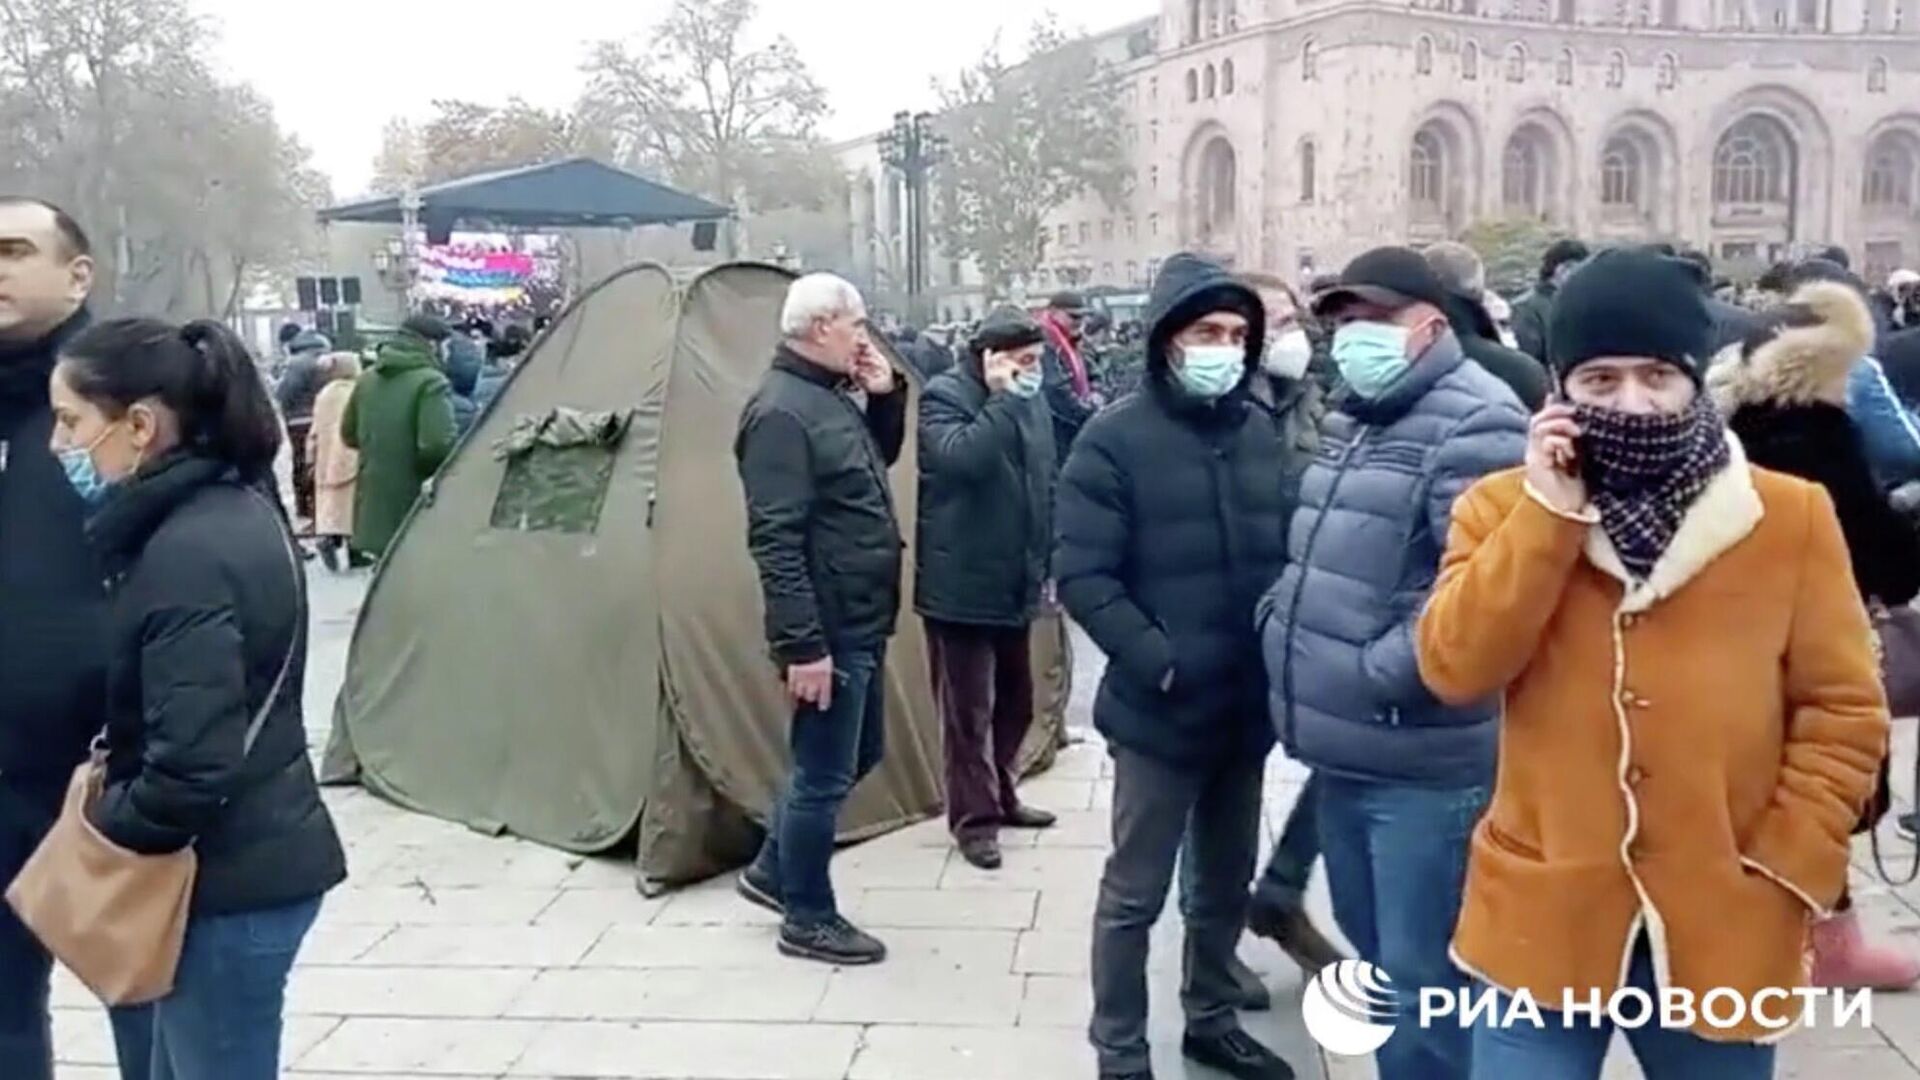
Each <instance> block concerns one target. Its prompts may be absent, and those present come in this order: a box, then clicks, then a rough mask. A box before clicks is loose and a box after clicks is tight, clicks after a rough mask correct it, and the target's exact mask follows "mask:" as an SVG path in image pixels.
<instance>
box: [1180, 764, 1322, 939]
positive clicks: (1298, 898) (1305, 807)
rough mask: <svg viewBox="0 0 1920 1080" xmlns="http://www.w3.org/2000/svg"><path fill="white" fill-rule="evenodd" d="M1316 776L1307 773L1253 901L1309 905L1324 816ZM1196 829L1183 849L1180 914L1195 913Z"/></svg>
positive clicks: (1269, 904)
mask: <svg viewBox="0 0 1920 1080" xmlns="http://www.w3.org/2000/svg"><path fill="white" fill-rule="evenodd" d="M1314 775H1315V774H1313V773H1308V774H1307V782H1306V785H1305V786H1303V787H1302V788H1301V789H1300V797H1299V798H1298V799H1296V800H1294V804H1293V808H1292V809H1291V810H1289V811H1287V823H1286V824H1285V825H1283V826H1281V828H1280V839H1279V840H1277V841H1275V842H1274V845H1273V854H1272V855H1270V856H1268V857H1267V868H1266V870H1265V871H1263V872H1262V873H1261V875H1260V880H1258V881H1256V882H1254V883H1253V899H1254V900H1255V901H1256V902H1258V903H1260V904H1262V905H1265V906H1267V907H1271V908H1297V907H1299V906H1300V905H1302V904H1304V903H1306V898H1307V884H1308V882H1310V881H1312V880H1313V864H1314V863H1315V862H1317V861H1319V858H1320V815H1319V812H1318V809H1317V807H1316V805H1315V804H1316V803H1317V802H1318V801H1319V799H1320V795H1319V787H1318V785H1317V784H1315V783H1314ZM1192 898H1193V830H1191V829H1189V830H1188V831H1187V839H1186V842H1185V843H1184V844H1182V845H1181V848H1180V913H1181V914H1182V915H1186V916H1190V915H1191V913H1192V911H1193V899H1192Z"/></svg>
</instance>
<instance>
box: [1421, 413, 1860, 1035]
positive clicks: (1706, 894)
mask: <svg viewBox="0 0 1920 1080" xmlns="http://www.w3.org/2000/svg"><path fill="white" fill-rule="evenodd" d="M1729 439H1730V440H1731V439H1732V436H1729ZM1732 450H1733V463H1732V465H1731V466H1730V467H1728V468H1727V469H1726V470H1725V471H1724V472H1723V473H1721V474H1720V475H1719V476H1718V477H1716V478H1715V479H1714V480H1713V481H1712V482H1711V483H1710V484H1709V485H1708V487H1707V489H1706V491H1705V492H1704V493H1703V494H1702V495H1701V496H1700V497H1699V498H1698V499H1697V500H1696V502H1695V503H1694V505H1693V506H1692V507H1691V508H1690V509H1689V510H1688V512H1687V515H1686V517H1685V519H1684V521H1683V522H1682V524H1681V527H1680V529H1679V531H1678V532H1677V533H1676V535H1675V536H1674V539H1673V542H1672V543H1671V544H1670V545H1669V547H1668V550H1667V552H1666V554H1665V555H1663V556H1662V557H1661V559H1660V560H1659V562H1658V563H1657V564H1656V565H1655V567H1654V569H1653V571H1652V572H1651V574H1650V575H1649V576H1648V578H1647V580H1646V581H1644V582H1636V581H1633V580H1632V579H1631V578H1630V576H1629V575H1628V573H1627V572H1626V570H1625V568H1624V567H1623V566H1622V564H1621V562H1620V558H1619V556H1618V554H1617V553H1616V552H1615V550H1614V548H1613V545H1612V544H1611V543H1610V542H1609V541H1608V540H1607V537H1606V534H1605V532H1604V531H1603V530H1602V529H1601V528H1600V527H1599V525H1598V524H1597V523H1595V519H1594V517H1593V516H1592V514H1591V512H1589V513H1588V514H1586V515H1567V514H1561V513H1559V512H1557V511H1555V510H1553V509H1551V508H1549V507H1548V505H1547V504H1546V502H1545V501H1544V500H1543V499H1541V498H1539V497H1537V496H1536V495H1534V494H1533V493H1531V491H1530V489H1529V488H1528V487H1527V485H1526V483H1525V480H1524V474H1523V472H1522V471H1521V470H1512V471H1509V472H1505V473H1500V474H1496V475H1493V476H1489V477H1487V478H1486V479H1484V480H1482V481H1481V482H1480V483H1479V484H1477V485H1476V486H1475V487H1473V488H1472V489H1471V490H1469V491H1468V492H1467V493H1466V494H1465V495H1463V496H1462V497H1461V498H1460V500H1459V502H1458V504H1457V505H1456V506H1455V509H1454V517H1453V531H1452V534H1451V536H1450V539H1449V543H1448V550H1447V553H1446V557H1445V559H1444V561H1443V562H1442V564H1441V573H1440V579H1439V583H1438V584H1437V586H1436V587H1435V589H1434V592H1433V597H1432V600H1431V602H1430V603H1429V605H1428V607H1427V610H1426V612H1425V614H1424V616H1423V617H1422V619H1421V621H1420V630H1419V658H1420V670H1421V674H1422V676H1423V677H1424V678H1425V680H1426V683H1427V685H1428V687H1430V688H1431V689H1432V690H1433V692H1434V693H1435V694H1437V695H1438V696H1439V697H1441V698H1442V699H1445V700H1449V701H1461V702H1465V701H1472V700H1476V699H1482V698H1485V697H1486V696H1488V695H1491V694H1497V693H1502V692H1503V691H1504V704H1505V711H1504V716H1503V718H1502V723H1501V734H1500V764H1499V774H1498V780H1497V783H1496V787H1495V790H1494V794H1493V799H1492V803H1491V805H1490V806H1489V808H1488V810H1487V813H1486V815H1485V817H1484V818H1483V819H1482V820H1481V822H1480V824H1479V826H1478V827H1477V829H1476V830H1475V832H1474V835H1473V839H1472V847H1471V857H1470V860H1469V865H1468V871H1467V883H1466V892H1465V897H1464V901H1463V906H1462V909H1461V914H1460V921H1459V924H1458V927H1457V929H1456V932H1455V936H1454V942H1453V950H1454V959H1455V962H1456V963H1457V964H1458V965H1459V966H1460V967H1461V968H1462V969H1463V970H1464V971H1467V972H1468V973H1470V974H1472V975H1474V976H1476V977H1478V978H1480V979H1482V980H1484V981H1485V982H1488V983H1490V984H1492V985H1494V986H1497V987H1500V988H1502V989H1504V990H1507V991H1508V992H1513V991H1515V990H1518V989H1522V988H1524V989H1525V990H1527V991H1529V992H1531V994H1532V995H1533V997H1534V1000H1535V1002H1536V1003H1537V1004H1538V1005H1539V1006H1540V1007H1541V1008H1543V1009H1547V1008H1559V1007H1560V1006H1561V1004H1563V1002H1564V1001H1565V998H1564V997H1563V994H1565V993H1567V992H1571V993H1572V994H1573V996H1574V999H1575V1000H1576V1001H1580V1002H1586V1001H1588V1000H1590V999H1591V996H1592V994H1593V993H1594V992H1595V991H1597V992H1598V994H1599V996H1600V998H1601V1000H1602V1001H1604V1000H1606V999H1607V998H1608V997H1609V996H1610V995H1611V994H1612V993H1613V991H1614V990H1616V989H1618V988H1619V987H1621V986H1623V985H1625V981H1626V974H1627V965H1628V961H1629V958H1630V957H1631V955H1632V948H1633V944H1634V942H1635V940H1636V939H1637V937H1638V936H1639V935H1640V934H1641V933H1642V932H1644V933H1646V935H1647V937H1648V941H1649V944H1650V946H1651V952H1652V956H1653V964H1654V972H1655V974H1656V977H1657V979H1658V981H1659V985H1660V986H1661V987H1662V988H1665V987H1683V988H1686V989H1688V990H1691V991H1692V993H1693V1000H1694V1001H1695V1002H1696V1003H1699V1002H1701V1001H1702V1000H1703V999H1704V997H1705V995H1706V992H1707V991H1709V990H1712V989H1715V988H1719V987H1727V988H1730V989H1732V990H1734V991H1736V992H1738V993H1740V994H1741V995H1742V996H1743V997H1744V998H1745V999H1746V1000H1747V1001H1748V1002H1752V1001H1754V1000H1755V998H1754V995H1755V994H1756V993H1758V992H1760V991H1762V990H1768V989H1770V988H1772V990H1773V993H1772V994H1770V995H1769V996H1770V997H1771V996H1774V995H1777V994H1778V992H1779V990H1782V989H1787V990H1790V989H1791V988H1794V987H1798V986H1802V985H1804V983H1805V977H1806V972H1805V970H1804V964H1805V961H1804V950H1805V948H1806V936H1807V931H1808V926H1809V923H1810V919H1811V918H1812V917H1813V916H1816V915H1819V914H1823V913H1825V912H1826V910H1827V909H1828V908H1829V907H1830V906H1831V905H1832V904H1833V903H1834V902H1835V901H1836V899H1837V898H1838V897H1839V894H1840V891H1841V888H1842V886H1843V885H1844V884H1845V883H1846V876H1847V853H1848V833H1849V831H1850V830H1851V829H1852V827H1853V825H1854V823H1855V821H1856V820H1857V819H1858V818H1859V816H1860V811H1861V807H1862V805H1863V803H1864V802H1865V801H1866V798H1867V796H1868V793H1869V791H1870V790H1871V788H1872V785H1873V780H1874V776H1875V771H1876V769H1877V767H1878V765H1879V761H1880V759H1881V757H1882V755H1884V754H1885V753H1886V747H1887V706H1886V701H1885V698H1884V695H1883V693H1882V690H1881V686H1880V680H1879V670H1878V667H1877V665H1876V661H1875V657H1874V651H1873V646H1872V636H1871V635H1872V631H1871V628H1870V625H1869V622H1868V618H1867V613H1866V612H1865V610H1864V609H1863V608H1862V606H1861V602H1860V598H1859V593H1858V592H1857V590H1856V589H1855V587H1854V583H1853V574H1852V570H1851V566H1850V564H1849V562H1848V558H1847V549H1846V545H1845V543H1844V541H1843V540H1842V538H1841V534H1840V526H1839V523H1838V521H1837V520H1836V518H1835V516H1834V511H1833V505H1832V503H1831V501H1829V499H1828V498H1827V495H1826V493H1825V492H1824V491H1823V490H1822V489H1820V488H1819V487H1816V486H1814V485H1812V484H1808V483H1805V482H1803V481H1800V480H1797V479H1793V478H1791V477H1787V476H1783V475H1781V474H1778V473H1772V472H1768V471H1766V470H1763V469H1758V468H1753V467H1751V466H1749V465H1748V464H1747V462H1746V460H1745V456H1744V455H1743V454H1742V453H1740V450H1739V445H1738V441H1737V440H1733V442H1732ZM1766 1008H1767V1013H1768V1014H1769V1015H1770V1016H1778V1015H1780V1014H1788V1015H1791V1016H1794V1017H1796V1018H1797V1017H1798V1016H1799V1013H1800V1003H1799V1002H1798V1001H1796V1000H1792V999H1788V1000H1787V1001H1785V1002H1781V1001H1779V1000H1777V998H1776V999H1775V1000H1772V1001H1770V1002H1768V1003H1767V1006H1766ZM1749 1011H1751V1010H1749ZM1723 1015H1724V1013H1723ZM1550 1022H1551V1021H1550ZM1693 1030H1694V1031H1695V1032H1696V1033H1697V1034H1699V1035H1702V1036H1704V1037H1706V1038H1710V1039H1714V1040H1717V1041H1729V1042H1740V1041H1744V1042H1766V1041H1772V1040H1773V1039H1774V1038H1777V1037H1779V1036H1781V1035H1784V1034H1785V1032H1784V1031H1782V1030H1779V1029H1776V1028H1771V1027H1767V1026H1763V1025H1761V1024H1760V1023H1759V1022H1757V1021H1755V1020H1754V1019H1753V1018H1752V1017H1751V1016H1749V1017H1748V1018H1747V1020H1746V1022H1745V1023H1743V1024H1741V1025H1739V1026H1737V1027H1731V1028H1727V1027H1714V1026H1711V1025H1708V1024H1707V1023H1706V1021H1705V1020H1704V1019H1703V1020H1701V1022H1700V1023H1698V1024H1696V1025H1694V1027H1693Z"/></svg>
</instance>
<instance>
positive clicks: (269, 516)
mask: <svg viewBox="0 0 1920 1080" xmlns="http://www.w3.org/2000/svg"><path fill="white" fill-rule="evenodd" d="M277 499H278V497H277V496H276V495H274V494H272V493H271V490H270V488H267V487H266V486H265V485H264V484H262V485H254V486H248V485H245V484H243V483H241V481H240V480H239V478H238V477H237V476H236V475H235V474H234V473H233V472H232V470H231V469H229V468H228V467H227V466H225V465H222V464H220V463H218V462H214V461H210V460H208V459H206V458H202V457H197V456H194V455H192V454H190V453H176V454H174V455H171V456H169V457H167V458H164V459H162V460H160V461H158V462H156V463H154V464H153V465H151V466H149V467H148V468H146V469H145V470H143V471H142V472H141V473H140V474H138V475H137V476H135V477H134V478H133V479H130V480H127V481H125V482H123V483H121V484H120V485H118V486H116V487H115V488H114V489H113V491H112V493H111V494H110V495H109V496H108V497H107V501H106V502H105V503H104V504H102V505H101V507H100V508H99V510H98V511H97V512H96V513H95V515H94V516H93V518H92V519H90V520H89V522H88V524H87V536H88V539H89V540H91V541H92V543H93V545H94V547H95V549H96V550H97V551H98V552H99V553H100V557H101V561H102V564H103V567H104V569H105V570H106V572H107V575H108V579H107V580H108V586H109V589H110V597H111V599H110V616H109V624H108V630H107V642H108V648H109V652H110V661H109V670H108V681H107V714H108V719H107V749H108V756H107V786H106V789H105V791H104V792H103V793H102V795H101V798H100V801H99V803H98V804H96V806H95V808H94V811H93V819H94V823H95V824H96V825H97V826H98V827H99V829H100V831H101V832H102V833H103V834H105V835H106V837H107V838H108V839H110V840H112V841H114V842H115V843H117V844H119V845H121V846H122V847H127V848H131V849H132V850H134V851H140V852H148V853H158V852H167V851H178V850H179V849H181V848H183V847H186V846H188V845H189V844H191V845H192V846H193V848H194V851H195V853H196V854H197V856H198V857H199V863H200V870H199V877H198V879H197V880H196V881H195V883H194V892H193V911H194V912H195V913H196V914H221V913H231V912H237V911H254V910H259V909H262V908H270V907H278V906H281V905H285V904H290V903H294V902H297V901H300V900H305V899H309V898H311V897H314V896H318V895H320V894H321V893H324V892H326V891H327V890H328V889H330V888H332V887H333V886H335V885H337V884H339V883H340V882H341V881H342V880H344V879H345V878H346V873H347V871H346V857H345V855H344V854H343V852H342V851H341V848H340V838H339V836H338V835H337V834H336V833H335V832H334V827H333V821H332V819H331V818H330V817H329V816H328V815H327V811H326V807H325V806H323V805H322V804H321V802H320V789H319V787H318V785H317V784H316V783H315V781H314V775H313V765H312V763H311V761H310V760H309V759H308V757H307V732H306V725H305V723H304V722H303V720H302V709H301V700H302V696H303V691H304V686H305V676H306V645H307V607H306V595H305V575H304V571H301V570H298V569H297V568H296V566H295V564H294V562H293V556H292V555H291V553H290V551H289V549H288V544H289V543H290V540H289V538H288V531H287V525H286V521H285V517H284V512H283V511H282V510H281V508H280V506H279V504H278V501H277ZM289 656H291V658H292V659H291V661H289V660H288V657H289ZM283 666H285V668H286V675H285V677H284V680H283V681H282V684H281V687H280V692H279V694H278V695H271V690H272V688H273V685H274V682H275V679H276V678H277V677H278V676H279V675H280V672H281V669H282V667H283ZM269 701H271V703H270V704H269ZM263 708H264V709H265V710H266V712H265V719H264V721H263V723H262V725H261V727H260V731H259V735H258V738H257V739H256V740H255V742H254V744H253V748H252V750H251V751H250V752H248V751H246V750H245V749H244V743H245V738H246V730H247V727H248V725H249V723H250V722H251V721H252V719H253V717H254V716H255V715H258V714H260V712H261V710H262V709H263Z"/></svg>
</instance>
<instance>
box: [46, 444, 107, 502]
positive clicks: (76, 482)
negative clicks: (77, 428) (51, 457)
mask: <svg viewBox="0 0 1920 1080" xmlns="http://www.w3.org/2000/svg"><path fill="white" fill-rule="evenodd" d="M55 456H56V457H58V458H59V459H60V467H61V468H62V469H65V470H66V472H67V483H69V484H72V485H73V490H74V491H76V492H78V493H79V495H80V501H81V502H84V503H86V504H87V505H88V506H98V505H100V502H101V500H103V499H105V498H106V497H107V488H108V487H109V485H108V483H107V480H106V477H103V476H101V475H100V470H99V469H98V468H97V467H96V466H95V465H94V464H93V451H91V450H88V449H87V448H86V447H84V446H69V447H67V448H66V449H65V450H61V451H58V452H56V454H55Z"/></svg>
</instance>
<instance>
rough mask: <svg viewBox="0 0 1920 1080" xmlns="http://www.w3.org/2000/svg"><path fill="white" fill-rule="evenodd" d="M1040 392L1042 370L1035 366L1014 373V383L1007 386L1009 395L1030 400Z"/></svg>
mask: <svg viewBox="0 0 1920 1080" xmlns="http://www.w3.org/2000/svg"><path fill="white" fill-rule="evenodd" d="M1039 392H1040V368H1039V366H1038V365H1035V366H1033V367H1030V368H1021V369H1020V370H1019V371H1017V372H1014V375H1013V381H1012V382H1009V383H1008V384H1007V393H1009V394H1012V395H1013V396H1014V397H1017V398H1030V397H1032V396H1033V395H1035V394H1037V393H1039Z"/></svg>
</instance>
